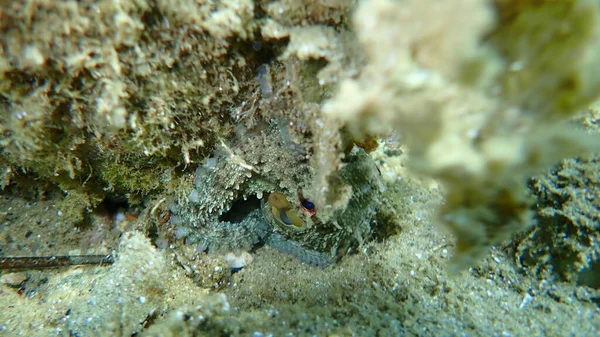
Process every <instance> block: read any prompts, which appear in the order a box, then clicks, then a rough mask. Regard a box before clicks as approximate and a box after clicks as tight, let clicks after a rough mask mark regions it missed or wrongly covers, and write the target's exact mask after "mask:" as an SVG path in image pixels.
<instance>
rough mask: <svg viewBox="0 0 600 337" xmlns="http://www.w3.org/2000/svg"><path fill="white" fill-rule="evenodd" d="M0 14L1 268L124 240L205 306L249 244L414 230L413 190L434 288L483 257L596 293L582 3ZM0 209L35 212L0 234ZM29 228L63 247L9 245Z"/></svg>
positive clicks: (590, 8)
mask: <svg viewBox="0 0 600 337" xmlns="http://www.w3.org/2000/svg"><path fill="white" fill-rule="evenodd" d="M465 13H468V15H465ZM0 17H1V18H2V20H0V29H1V31H2V36H1V37H0V147H1V149H2V153H1V154H0V187H1V188H2V193H3V195H4V197H5V199H3V200H4V201H5V202H6V203H7V205H11V206H10V207H8V210H7V211H6V212H5V213H4V214H3V215H2V216H3V219H5V220H6V221H4V220H3V221H4V223H3V225H2V227H0V229H3V228H4V230H2V231H0V234H2V235H1V236H0V240H2V242H4V243H5V245H3V246H2V247H4V246H5V247H6V248H2V247H0V254H6V253H8V252H10V253H11V254H13V253H14V251H16V250H17V249H16V247H21V248H24V249H27V250H28V252H29V253H31V254H32V255H37V254H38V253H39V252H43V253H44V254H47V253H48V251H49V250H51V249H52V248H53V247H54V246H55V244H56V246H60V247H67V246H68V247H69V249H70V250H80V249H88V250H90V251H93V250H94V249H95V250H101V251H103V252H106V251H109V250H111V249H113V248H114V249H117V248H116V247H117V242H118V241H119V240H120V241H122V242H129V241H131V242H133V241H135V242H134V243H135V245H133V244H132V245H133V246H136V245H137V246H140V247H143V250H144V251H151V252H152V256H153V258H152V260H153V261H154V260H156V261H159V262H160V270H162V271H164V270H167V269H169V270H171V271H172V272H173V275H179V273H181V271H180V270H179V268H181V270H183V271H184V274H185V275H186V276H188V277H190V278H191V279H193V280H194V282H195V284H196V285H200V286H202V287H206V288H211V289H220V288H222V287H226V286H227V285H228V284H229V283H228V282H229V281H228V280H229V279H230V277H231V276H232V273H233V271H234V270H233V269H238V268H240V267H239V266H242V265H244V263H245V262H244V261H245V260H244V259H251V258H250V257H248V256H252V254H253V253H255V252H256V250H258V249H260V248H261V247H262V246H268V247H271V248H273V249H275V250H276V251H277V252H278V253H284V254H288V255H291V256H293V257H295V258H297V259H298V260H300V261H301V262H304V263H305V264H307V265H311V266H320V267H327V266H331V265H333V264H338V263H343V262H344V260H345V259H348V258H350V257H349V255H356V254H355V253H363V254H368V252H369V251H370V249H372V248H373V247H374V246H375V245H377V244H380V243H381V244H382V242H387V241H388V240H396V238H397V237H396V236H395V235H396V234H398V233H402V231H403V230H407V231H412V232H419V230H421V228H418V229H417V230H415V229H414V228H417V227H419V225H415V224H414V223H413V224H407V222H406V221H405V220H406V219H408V218H410V219H413V220H414V219H418V221H422V220H423V219H426V218H429V217H430V216H429V211H423V210H422V208H419V209H418V210H413V209H411V207H410V206H408V205H414V204H415V203H417V202H416V201H415V200H417V199H419V198H424V197H423V195H427V196H428V197H427V198H429V201H431V202H429V203H426V202H423V204H427V205H428V207H430V208H433V207H434V206H433V205H434V204H435V205H436V206H435V207H436V208H435V209H434V213H435V216H433V217H432V218H433V219H434V220H432V221H434V222H436V223H439V224H440V225H441V226H440V228H445V229H447V230H448V232H449V233H450V239H449V240H448V242H451V243H445V242H443V243H440V242H441V241H439V242H438V241H436V242H435V245H436V247H438V248H439V247H449V249H450V253H451V256H452V260H451V261H452V262H450V263H448V265H450V267H451V269H452V270H454V271H456V272H460V271H464V270H465V269H468V268H469V267H473V266H476V265H477V264H478V263H479V262H480V261H481V260H482V259H484V258H485V257H486V256H489V254H488V253H489V251H490V249H492V251H493V252H495V253H497V252H498V251H499V250H501V251H502V252H504V253H506V254H512V255H514V259H511V263H513V262H514V267H515V268H516V269H518V270H519V271H520V272H522V273H524V274H527V275H532V277H539V278H546V279H553V280H554V279H560V280H563V281H566V282H570V283H571V284H580V285H585V286H589V287H590V288H594V289H597V288H598V287H600V286H599V285H598V282H597V281H596V280H597V278H598V275H599V272H598V270H599V269H600V268H599V267H598V266H599V264H600V262H599V260H600V251H599V250H598V240H599V238H598V223H599V222H600V219H599V218H598V214H599V213H600V206H599V205H598V200H599V197H598V194H599V193H600V191H599V190H598V182H599V181H598V180H599V178H598V172H599V170H598V168H599V167H600V166H599V161H598V152H599V151H598V150H599V149H600V138H599V137H598V132H597V129H598V128H597V125H598V120H600V118H599V117H598V109H597V105H593V104H594V103H595V102H596V101H597V100H598V98H599V97H598V96H599V93H600V75H598V74H597V72H596V71H595V68H596V66H597V64H598V61H599V60H600V5H599V4H598V3H597V1H593V0H572V1H571V0H569V1H550V0H542V1H537V0H535V1H534V0H527V1H515V0H462V1H458V2H449V1H439V0H405V1H393V0H365V1H355V0H325V1H315V0H275V1H267V0H222V1H212V0H206V1H205V0H182V1H177V2H172V1H167V0H135V1H114V0H100V1H92V0H84V1H75V0H65V1H59V2H57V1H52V0H23V1H12V2H6V1H5V2H2V4H1V5H0ZM425 190H427V191H428V192H423V191H425ZM431 191H435V192H431ZM433 194H435V195H433ZM13 199H14V200H17V199H18V200H21V199H25V200H30V201H31V202H32V204H31V205H32V207H31V208H32V209H35V210H36V211H35V212H36V213H35V214H38V215H39V214H42V213H43V212H44V211H45V210H44V209H45V208H47V209H51V210H52V212H54V213H56V214H55V215H53V216H52V217H49V218H51V219H52V220H51V221H50V220H48V221H45V220H43V219H42V220H36V221H35V222H34V223H37V224H38V227H36V228H34V230H31V231H30V230H29V229H26V228H17V229H15V228H14V227H11V225H10V223H12V222H14V221H13V220H14V217H13V215H12V213H11V211H10V210H11V209H13V207H14V209H18V210H21V208H20V207H17V206H15V205H16V204H13V203H14V202H13V201H11V200H13ZM432 200H435V202H433V201H432ZM438 200H442V201H440V202H438ZM37 202H40V204H39V205H41V204H42V203H44V205H46V204H45V203H46V202H48V203H50V204H51V205H50V206H47V205H46V206H44V207H45V208H40V207H37V206H39V205H37V204H36V203H37ZM36 205H37V206H36ZM115 205H116V206H115ZM28 208H29V203H27V204H26V207H25V206H23V208H22V209H25V210H23V212H29V211H27V210H26V209H28ZM113 208H117V210H115V209H113ZM40 209H42V210H40ZM105 212H106V213H109V215H106V214H104V213H105ZM122 212H130V213H129V214H128V215H127V216H129V218H127V217H125V215H123V214H122ZM412 212H414V213H412ZM117 213H118V214H119V216H120V217H125V218H126V220H124V221H121V220H119V221H117V220H114V219H113V218H112V217H115V218H116V217H117V215H115V214H117ZM39 217H42V215H39ZM98 217H101V218H104V221H105V222H102V221H98V220H97V219H98ZM34 218H35V217H34ZM57 219H59V220H60V221H59V220H57ZM106 219H110V220H106ZM106 221H107V222H106ZM415 221H417V220H415ZM418 221H417V222H418ZM50 222H52V227H51V228H50V227H49V226H51V225H50ZM413 222H414V221H413ZM98 223H101V224H100V225H99V224H98ZM107 223H109V224H107ZM45 226H47V227H45ZM411 226H415V227H411ZM48 228H50V229H51V230H50V229H48ZM134 230H135V231H134ZM42 231H45V232H50V233H52V234H50V235H55V236H60V238H58V239H52V240H50V239H48V240H46V241H45V242H35V243H34V244H29V243H28V244H20V241H19V240H24V239H23V238H25V239H29V237H30V236H32V234H31V233H34V232H36V233H37V232H42ZM79 233H82V234H81V236H82V237H84V238H85V239H76V238H75V237H76V236H78V235H79ZM131 233H134V234H131ZM419 233H420V232H419ZM413 234H414V233H413ZM401 235H402V234H401ZM401 235H400V236H401ZM440 235H441V234H440ZM144 236H146V237H148V238H149V240H146V239H145V238H144ZM40 237H41V236H40ZM120 237H122V238H120ZM435 238H436V239H435V240H439V239H438V236H435ZM39 240H41V239H39ZM127 240H129V241H127ZM132 240H133V241H132ZM75 241H77V243H78V244H77V245H75V247H73V246H69V244H73V242H75ZM409 241H410V240H409ZM394 242H396V241H394ZM411 242H412V241H411ZM413 243H414V242H413ZM407 244H408V245H410V244H412V243H407ZM431 244H432V245H433V244H434V243H433V242H432V243H431ZM137 246H136V247H137ZM438 248H435V249H434V250H435V251H436V252H437V249H438ZM2 249H6V250H2ZM121 249H122V250H123V251H127V249H130V248H127V247H126V248H121ZM432 249H433V248H432ZM439 249H442V250H444V251H445V250H446V248H439ZM248 252H250V253H248ZM132 254H133V253H132ZM161 254H162V255H161ZM227 254H233V256H234V257H232V258H231V259H233V260H235V262H231V263H229V262H227V263H225V262H224V261H225V260H223V259H221V257H222V256H231V255H227ZM236 254H246V255H236ZM417 254H418V253H417ZM432 254H433V253H432ZM436 254H437V253H436ZM133 255H135V254H133ZM133 255H132V256H133ZM163 255H164V256H163ZM239 256H244V258H240V257H239ZM432 256H433V255H432ZM236 259H241V260H244V261H241V260H239V261H238V260H236ZM512 260H514V261H512ZM119 263H121V265H120V266H121V267H122V265H123V264H125V265H126V264H127V262H125V261H121V262H119ZM153 263H154V262H153ZM156 263H158V262H156ZM228 263H229V264H228ZM238 265H239V266H238ZM394 265H397V264H394ZM233 266H236V267H233ZM121 267H120V268H121ZM230 267H231V268H233V269H230ZM376 267H377V268H379V267H381V266H380V265H378V266H376ZM373 268H374V269H377V268H375V267H373ZM381 268H384V267H381ZM315 269H318V270H320V271H321V269H320V268H315ZM374 269H373V270H374ZM325 270H327V268H325ZM130 271H131V269H128V268H124V267H122V269H121V270H117V273H116V274H115V273H113V274H114V275H117V274H118V275H119V277H123V278H124V279H127V280H128V281H127V284H129V283H131V284H134V283H135V282H133V281H132V282H129V278H126V276H122V274H123V275H124V274H127V273H129V272H130ZM175 271H176V272H175ZM165 273H167V272H166V271H165ZM155 274H156V273H148V274H145V275H144V279H147V278H154V277H155ZM107 275H111V274H110V273H108V274H107ZM386 275H387V274H386ZM115 277H116V276H115ZM174 277H175V276H174ZM159 283H160V284H161V285H160V287H159V286H157V287H154V288H156V289H154V288H153V289H151V290H147V289H146V290H144V291H153V292H155V294H154V295H156V297H160V294H159V293H162V292H163V291H166V290H164V289H163V288H165V286H164V285H163V282H159ZM107 287H110V285H107ZM132 287H133V286H132ZM174 288H176V287H174ZM392 288H394V289H397V287H396V286H393V287H392ZM442 288H443V287H442ZM377 291H379V290H377ZM436 291H438V290H436ZM439 291H441V292H444V291H445V290H439ZM519 291H521V290H519ZM378 293H379V292H378ZM140 294H141V293H140ZM586 294H587V293H586ZM139 296H142V297H143V295H139ZM398 296H399V297H400V298H401V297H402V296H401V295H398ZM580 297H581V298H586V300H587V299H588V298H593V295H591V294H590V295H589V296H588V295H585V296H583V295H582V296H580ZM155 299H156V298H155ZM140 301H141V300H140ZM523 301H525V300H523ZM589 301H592V300H589ZM159 302H160V301H159V300H156V301H155V302H152V305H153V306H156V305H155V303H159ZM209 302H210V303H213V302H214V303H213V304H214V305H215V306H216V307H218V309H215V310H216V312H218V313H217V314H215V315H217V316H218V315H220V314H225V312H227V311H228V309H227V310H225V307H226V305H225V304H226V303H227V301H226V300H224V299H222V298H221V297H214V298H212V299H210V300H207V302H206V303H209ZM215 303H216V304H215ZM142 304H145V303H142ZM127 305H131V306H133V305H135V299H134V300H131V299H130V300H129V302H127ZM207 305H208V304H207ZM211 305H212V304H211ZM149 306H150V305H146V306H145V307H149ZM208 306H209V307H210V305H208ZM155 309H156V308H155ZM206 310H208V309H206ZM206 310H204V309H201V308H187V309H185V310H182V311H178V314H176V315H171V316H170V317H169V318H168V325H169V326H170V325H173V326H177V325H178V324H179V323H180V321H181V319H182V318H181V317H183V316H185V315H187V316H189V317H200V316H202V315H203V314H206V316H207V317H209V316H211V315H210V314H209V313H207V312H208V311H206ZM109 311H110V310H109ZM209 311H210V310H209ZM106 314H107V315H109V314H112V313H110V312H107V313H106ZM152 315H154V316H155V317H154V316H153V317H154V318H156V317H158V316H159V315H160V314H158V313H154V314H152ZM152 315H149V317H150V316H152ZM178 315H179V316H178ZM182 315H183V316H182ZM227 315H229V313H227ZM180 316H181V317H180ZM140 317H143V314H137V315H136V318H135V319H138V320H139V319H140ZM154 318H152V319H150V318H147V320H148V321H149V322H148V323H147V326H151V325H152V322H151V321H152V320H153V319H154ZM130 323H131V322H130ZM221 323H222V322H221ZM78 324H79V323H78ZM78 324H76V329H84V328H87V327H84V326H85V324H81V326H80V325H78ZM144 324H146V323H144ZM399 324H400V323H399ZM402 324H404V323H402ZM139 325H140V323H139V322H137V323H131V324H130V325H127V326H126V330H127V333H131V334H133V333H138V332H139V331H142V330H144V329H145V327H140V326H139ZM200 325H201V324H200ZM225 325H226V324H217V325H216V326H218V327H222V326H225ZM147 326H146V327H147ZM190 326H193V329H201V327H199V325H194V324H191V325H190ZM74 329H75V328H74ZM173 329H176V328H173ZM215 329H216V328H215ZM219 329H220V328H219ZM113 330H114V329H113ZM149 330H151V331H156V333H157V335H161V334H163V335H168V333H167V332H166V331H167V330H168V328H167V327H166V325H165V326H162V327H160V326H154V327H153V328H151V329H149ZM400 330H401V329H400ZM82 331H83V330H82ZM111 331H112V330H111ZM159 331H160V333H159Z"/></svg>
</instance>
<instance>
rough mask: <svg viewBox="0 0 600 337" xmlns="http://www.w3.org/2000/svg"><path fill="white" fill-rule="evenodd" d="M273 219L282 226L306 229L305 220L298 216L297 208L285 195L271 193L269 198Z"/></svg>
mask: <svg viewBox="0 0 600 337" xmlns="http://www.w3.org/2000/svg"><path fill="white" fill-rule="evenodd" d="M268 203H269V205H270V206H271V213H272V215H273V218H274V219H275V220H276V221H277V222H279V223H280V224H282V225H285V226H293V227H295V228H302V227H304V220H302V218H300V217H299V216H298V213H297V211H296V209H295V208H293V207H292V204H291V203H290V202H289V201H288V200H287V198H286V197H285V195H284V194H283V193H277V192H276V193H271V194H270V195H269V198H268Z"/></svg>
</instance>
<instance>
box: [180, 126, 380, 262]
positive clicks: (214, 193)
mask: <svg viewBox="0 0 600 337" xmlns="http://www.w3.org/2000/svg"><path fill="white" fill-rule="evenodd" d="M278 127H279V126H277V125H275V126H273V127H262V128H261V130H259V131H254V132H252V133H251V134H247V135H245V137H244V140H243V141H239V142H238V143H237V144H235V146H232V147H231V148H230V147H226V150H225V151H222V153H221V154H220V155H219V156H217V157H216V163H214V164H213V163H211V164H210V165H204V166H203V167H200V168H198V170H197V172H196V178H195V182H194V185H195V186H194V189H193V190H192V191H191V193H190V194H189V195H188V196H187V197H186V196H183V197H180V198H179V200H176V201H175V202H174V203H172V204H171V205H170V210H171V212H172V216H171V223H172V224H174V225H176V226H177V230H176V231H175V235H176V236H177V237H178V238H184V240H185V243H188V244H195V245H197V250H198V251H205V250H206V251H208V252H209V253H223V252H227V251H236V250H249V249H251V248H252V247H254V246H255V245H257V244H268V245H269V246H271V247H272V248H274V249H276V250H278V251H280V252H283V253H286V254H290V255H292V256H295V257H297V258H299V259H300V260H301V261H303V262H305V263H308V264H311V265H317V266H326V265H329V264H331V263H333V262H335V261H337V260H339V258H340V257H342V256H343V255H345V254H346V253H348V252H350V251H354V250H356V249H357V248H358V247H359V246H361V245H362V244H363V243H365V241H367V240H368V239H369V237H370V236H371V233H372V231H371V220H372V218H373V217H374V216H375V214H376V211H377V208H376V205H377V200H378V198H379V196H380V193H381V192H382V189H383V187H382V186H383V185H382V182H381V179H380V174H379V172H378V170H377V167H376V166H375V163H374V162H373V160H372V159H371V158H370V156H369V155H368V154H367V153H365V152H364V151H363V150H362V149H360V148H355V149H354V151H352V152H351V153H349V154H348V155H347V156H346V159H345V161H344V166H343V168H342V169H341V170H339V171H338V172H337V173H335V175H334V176H333V177H331V179H332V181H334V183H335V184H339V185H342V186H343V188H346V189H350V191H351V194H350V195H351V198H350V200H349V201H348V204H347V207H345V208H344V209H342V210H338V211H336V212H335V213H334V215H333V217H331V218H330V219H329V220H328V221H326V222H323V221H321V220H320V219H319V211H318V208H316V210H314V211H313V212H306V209H304V206H303V205H306V204H307V202H308V204H311V203H310V201H309V200H308V199H305V197H308V196H304V195H303V191H304V190H308V185H309V184H310V183H311V182H312V181H313V179H312V170H311V167H310V165H309V163H308V160H307V158H306V156H304V155H301V154H299V153H298V152H297V151H295V150H294V149H292V148H290V147H289V146H286V144H285V142H284V141H283V140H282V137H281V133H280V132H279V130H278ZM224 146H226V145H225V144H224ZM231 149H235V150H231ZM211 160H214V159H211ZM273 193H277V194H278V195H282V196H285V197H284V198H285V199H287V201H288V202H289V203H290V205H291V210H290V212H295V213H297V215H298V217H299V218H300V219H301V220H299V221H300V222H299V221H296V223H295V224H291V223H290V221H289V219H287V217H286V216H285V214H284V213H283V212H279V210H278V209H276V208H274V206H273V205H271V204H270V203H269V201H268V200H269V195H270V194H273ZM259 199H260V200H259ZM303 210H304V212H303ZM280 214H281V215H282V216H283V217H284V219H283V220H282V218H281V217H280ZM290 214H291V213H290Z"/></svg>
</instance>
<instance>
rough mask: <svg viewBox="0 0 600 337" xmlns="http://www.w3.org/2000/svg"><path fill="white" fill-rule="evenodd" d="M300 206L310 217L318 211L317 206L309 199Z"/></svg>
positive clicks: (304, 200)
mask: <svg viewBox="0 0 600 337" xmlns="http://www.w3.org/2000/svg"><path fill="white" fill-rule="evenodd" d="M300 206H301V209H302V211H303V212H304V213H306V214H307V215H308V216H313V215H315V213H316V212H317V210H316V208H315V204H314V203H313V202H312V201H310V200H308V199H303V200H302V202H301V203H300Z"/></svg>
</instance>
